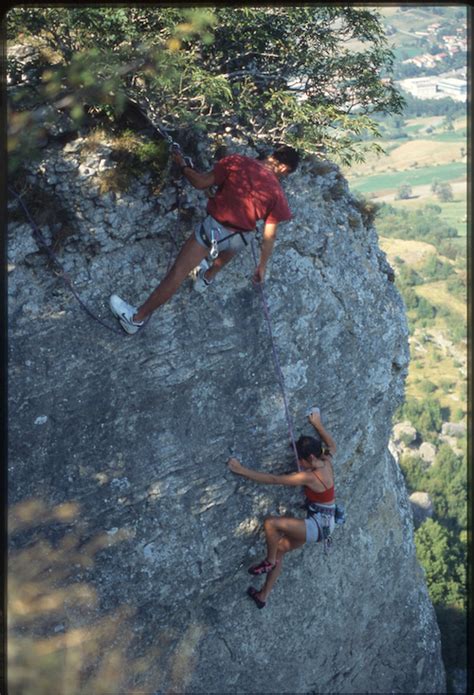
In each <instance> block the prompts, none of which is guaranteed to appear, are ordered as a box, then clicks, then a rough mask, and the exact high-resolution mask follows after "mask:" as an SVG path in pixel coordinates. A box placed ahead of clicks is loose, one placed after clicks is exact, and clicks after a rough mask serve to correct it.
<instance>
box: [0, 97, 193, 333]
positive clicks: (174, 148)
mask: <svg viewBox="0 0 474 695" xmlns="http://www.w3.org/2000/svg"><path fill="white" fill-rule="evenodd" d="M130 101H132V102H133V103H134V104H135V106H137V107H138V108H139V109H140V111H141V112H142V113H143V115H144V117H145V118H146V119H147V120H148V121H149V123H150V124H151V125H152V126H153V128H155V129H156V130H157V131H158V133H159V134H160V135H161V137H162V138H163V139H164V140H165V141H166V142H167V143H168V145H169V148H170V152H179V153H180V154H181V155H182V156H183V158H184V160H185V162H186V166H189V167H190V168H194V165H193V161H192V159H191V158H190V157H187V156H185V155H184V153H183V151H182V149H181V146H180V145H179V143H177V142H175V141H174V140H173V138H172V137H171V135H169V134H168V133H167V132H166V130H165V129H164V128H163V127H162V126H161V125H160V124H159V123H158V122H157V121H155V120H154V119H152V118H151V117H150V115H149V113H147V112H145V111H144V110H143V107H142V106H141V104H138V103H137V102H136V101H134V100H133V99H130ZM147 106H148V109H150V105H149V103H148V100H147ZM169 168H170V166H169V165H168V166H167V173H169V172H168V169H169ZM8 190H9V191H10V193H11V194H12V195H13V196H14V197H15V198H16V199H17V200H18V202H19V203H20V205H21V207H22V209H23V211H24V213H25V215H26V217H27V219H28V221H29V223H30V225H31V228H32V230H33V237H34V239H35V241H36V243H37V244H38V247H39V248H40V249H44V250H45V251H46V254H47V255H48V257H49V259H50V260H51V262H52V263H53V264H54V265H55V266H56V267H57V268H58V269H59V272H58V273H57V274H58V275H59V277H61V278H62V280H63V281H64V283H65V284H66V285H67V286H68V287H69V289H70V291H71V292H72V294H73V295H74V297H75V298H76V299H77V301H78V302H79V305H80V306H81V307H82V308H83V309H84V311H85V312H86V313H87V314H88V315H89V316H90V317H91V318H92V319H94V321H97V323H99V324H100V325H101V326H103V327H104V328H107V329H108V330H109V331H112V332H113V333H116V334H118V335H122V336H124V332H123V331H122V330H120V329H118V328H115V327H114V326H110V325H109V324H108V323H106V322H105V321H103V319H101V318H100V317H99V316H97V315H96V314H94V312H93V311H92V310H91V309H89V307H88V306H87V304H86V303H85V302H84V301H83V299H82V298H81V296H80V295H79V293H78V292H77V290H76V288H75V287H74V283H73V282H72V280H71V279H70V277H69V276H68V274H67V273H66V271H65V270H64V267H63V265H62V264H61V262H60V261H59V259H58V257H57V255H56V254H55V252H54V250H53V247H52V244H51V245H50V244H48V243H47V241H46V239H45V238H44V236H43V233H42V232H41V230H40V228H39V227H38V225H37V224H36V222H35V221H34V219H33V218H32V216H31V215H30V212H29V210H28V208H27V206H26V205H25V203H24V201H23V200H22V197H21V194H20V193H17V191H15V189H14V188H12V187H11V186H8ZM175 191H176V200H175V204H174V205H173V206H172V208H171V209H177V210H178V225H179V222H180V219H181V201H180V197H181V190H180V184H179V183H178V182H175ZM168 212H170V211H168ZM172 241H174V240H173V239H172ZM175 245H176V244H175ZM172 255H173V250H172V249H170V255H169V258H168V264H167V269H166V272H168V270H169V269H170V266H171V261H172Z"/></svg>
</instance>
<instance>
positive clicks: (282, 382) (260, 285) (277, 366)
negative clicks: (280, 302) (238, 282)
mask: <svg viewBox="0 0 474 695" xmlns="http://www.w3.org/2000/svg"><path fill="white" fill-rule="evenodd" d="M251 247H252V254H253V260H254V263H255V267H256V268H257V267H258V263H257V256H256V254H255V247H254V241H253V239H252V240H251ZM258 288H259V290H260V296H261V298H262V306H263V313H264V315H265V318H266V320H267V325H268V332H269V334H270V341H271V344H272V354H273V362H274V364H275V370H276V373H277V377H278V381H279V383H280V388H281V393H282V395H283V403H284V405H285V415H286V422H287V424H288V432H289V434H290V439H291V445H292V447H293V453H294V455H295V461H296V466H297V468H298V470H299V471H300V470H301V467H300V464H299V461H298V452H297V450H296V442H295V435H294V432H293V425H292V422H291V417H290V411H289V409H288V402H287V398H286V390H285V380H284V378H283V372H282V370H281V365H280V360H279V357H278V352H277V348H276V343H275V338H274V336H273V330H272V322H271V318H270V311H269V309H268V303H267V299H266V297H265V292H264V290H263V282H259V283H258Z"/></svg>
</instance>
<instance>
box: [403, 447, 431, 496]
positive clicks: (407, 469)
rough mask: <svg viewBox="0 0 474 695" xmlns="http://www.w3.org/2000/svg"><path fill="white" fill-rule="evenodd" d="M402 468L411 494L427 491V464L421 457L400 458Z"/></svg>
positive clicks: (406, 455)
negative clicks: (417, 491)
mask: <svg viewBox="0 0 474 695" xmlns="http://www.w3.org/2000/svg"><path fill="white" fill-rule="evenodd" d="M399 462H400V468H401V470H402V473H403V477H404V478H405V483H406V486H407V488H408V490H409V492H410V493H411V492H415V491H416V490H426V486H427V482H426V464H425V463H424V462H423V459H421V458H420V457H419V456H410V455H409V454H404V455H402V456H400V461H399Z"/></svg>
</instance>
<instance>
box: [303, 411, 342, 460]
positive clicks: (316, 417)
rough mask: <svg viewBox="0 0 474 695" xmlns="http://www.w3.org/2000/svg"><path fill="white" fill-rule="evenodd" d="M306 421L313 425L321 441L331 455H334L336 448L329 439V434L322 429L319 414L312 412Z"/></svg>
mask: <svg viewBox="0 0 474 695" xmlns="http://www.w3.org/2000/svg"><path fill="white" fill-rule="evenodd" d="M308 420H309V421H310V423H311V424H312V425H313V427H314V429H315V430H316V432H318V434H319V435H320V436H321V439H322V440H323V442H324V443H325V444H326V445H327V447H328V449H329V451H330V452H331V454H335V453H336V448H337V447H336V442H335V441H334V439H333V438H332V437H331V435H330V434H329V432H328V431H327V430H326V429H325V428H324V427H323V423H322V422H321V415H320V413H319V412H312V413H311V415H309V416H308Z"/></svg>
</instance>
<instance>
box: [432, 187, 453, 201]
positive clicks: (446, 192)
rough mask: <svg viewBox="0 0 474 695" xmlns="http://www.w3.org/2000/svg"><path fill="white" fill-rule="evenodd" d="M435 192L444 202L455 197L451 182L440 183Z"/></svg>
mask: <svg viewBox="0 0 474 695" xmlns="http://www.w3.org/2000/svg"><path fill="white" fill-rule="evenodd" d="M434 193H436V195H437V197H438V200H440V201H441V202H442V203H447V202H449V201H451V200H453V199H454V195H453V189H452V186H451V184H449V183H438V184H437V186H436V189H435V190H434Z"/></svg>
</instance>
